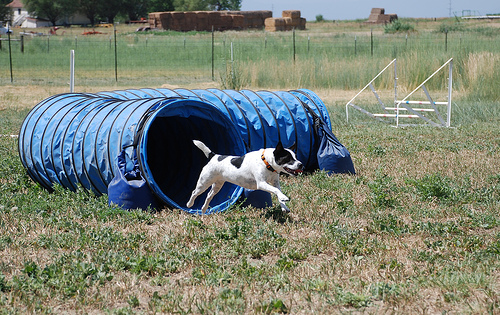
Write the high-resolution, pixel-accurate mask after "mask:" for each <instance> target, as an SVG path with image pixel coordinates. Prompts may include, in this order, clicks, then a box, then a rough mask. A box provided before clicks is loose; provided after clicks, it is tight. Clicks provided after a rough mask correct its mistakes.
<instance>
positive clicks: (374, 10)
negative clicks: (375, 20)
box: [371, 8, 385, 15]
mask: <svg viewBox="0 0 500 315" xmlns="http://www.w3.org/2000/svg"><path fill="white" fill-rule="evenodd" d="M384 13H385V9H384V8H372V11H371V14H377V15H379V14H384Z"/></svg>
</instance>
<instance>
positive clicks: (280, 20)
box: [264, 18, 285, 27]
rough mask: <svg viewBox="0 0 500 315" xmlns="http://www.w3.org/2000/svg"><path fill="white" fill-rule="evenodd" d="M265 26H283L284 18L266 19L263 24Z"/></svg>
mask: <svg viewBox="0 0 500 315" xmlns="http://www.w3.org/2000/svg"><path fill="white" fill-rule="evenodd" d="M264 24H265V26H266V27H267V26H270V27H275V26H283V27H284V26H285V19H284V18H267V19H266V20H265V22H264Z"/></svg>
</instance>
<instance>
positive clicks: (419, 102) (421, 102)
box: [394, 101, 448, 105]
mask: <svg viewBox="0 0 500 315" xmlns="http://www.w3.org/2000/svg"><path fill="white" fill-rule="evenodd" d="M399 102H401V103H402V104H417V105H432V104H434V105H448V102H432V103H431V102H429V101H404V102H403V101H394V104H397V103H399Z"/></svg>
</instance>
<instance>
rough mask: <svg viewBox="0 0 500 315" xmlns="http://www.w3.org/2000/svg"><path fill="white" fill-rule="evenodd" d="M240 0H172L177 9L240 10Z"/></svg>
mask: <svg viewBox="0 0 500 315" xmlns="http://www.w3.org/2000/svg"><path fill="white" fill-rule="evenodd" d="M241 1H242V0H174V6H175V10H177V11H208V10H218V11H224V10H232V11H239V10H241Z"/></svg>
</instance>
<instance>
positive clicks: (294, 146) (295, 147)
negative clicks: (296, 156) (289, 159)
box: [288, 142, 297, 152]
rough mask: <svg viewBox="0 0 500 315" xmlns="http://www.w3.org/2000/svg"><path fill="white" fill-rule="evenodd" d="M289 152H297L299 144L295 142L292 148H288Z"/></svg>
mask: <svg viewBox="0 0 500 315" xmlns="http://www.w3.org/2000/svg"><path fill="white" fill-rule="evenodd" d="M288 149H289V150H292V151H293V152H296V151H297V142H294V143H293V145H292V146H291V147H289V148H288Z"/></svg>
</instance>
